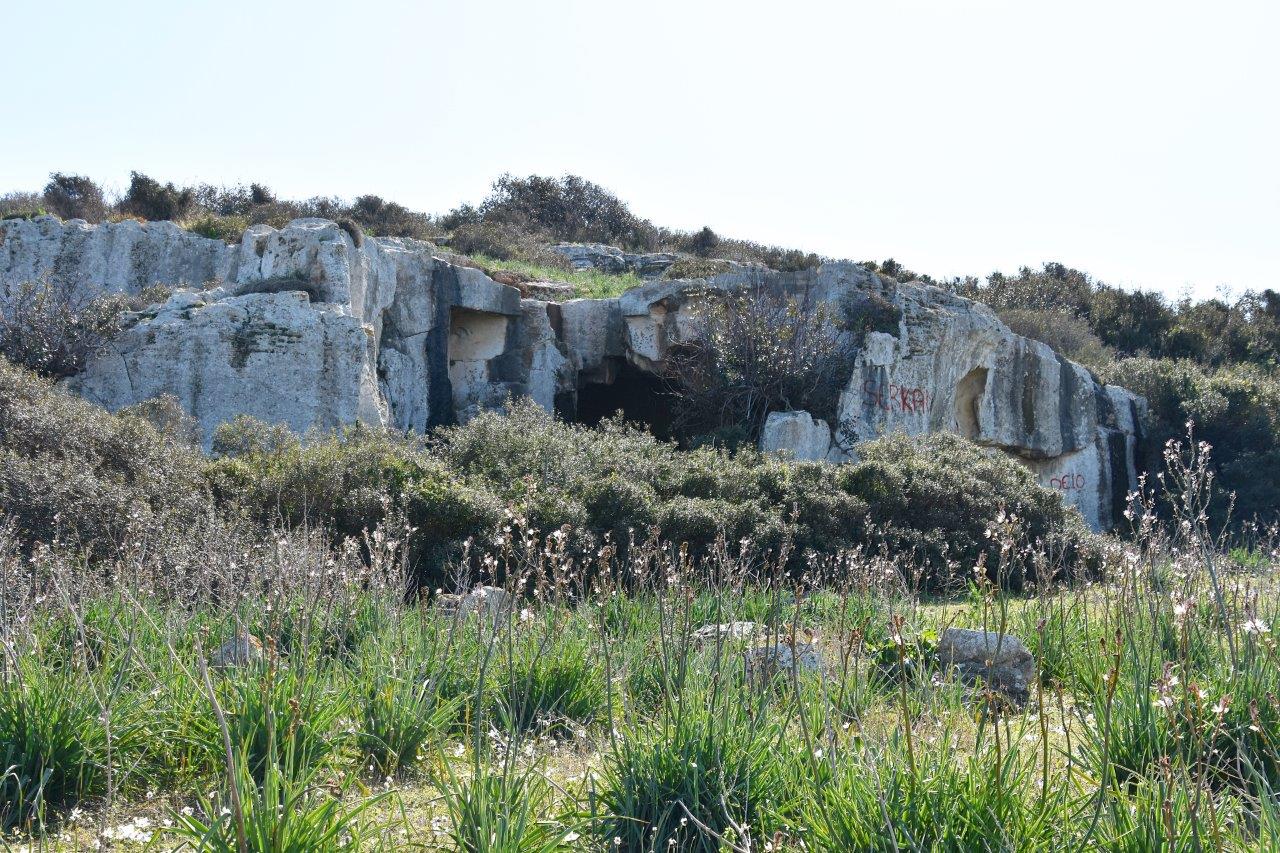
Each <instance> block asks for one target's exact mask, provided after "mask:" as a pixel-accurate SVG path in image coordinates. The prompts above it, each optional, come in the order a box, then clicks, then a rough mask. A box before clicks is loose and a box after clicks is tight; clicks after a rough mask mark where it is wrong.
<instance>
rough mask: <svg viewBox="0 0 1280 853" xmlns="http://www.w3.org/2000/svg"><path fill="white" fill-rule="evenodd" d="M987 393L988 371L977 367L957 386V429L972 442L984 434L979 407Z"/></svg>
mask: <svg viewBox="0 0 1280 853" xmlns="http://www.w3.org/2000/svg"><path fill="white" fill-rule="evenodd" d="M986 391H987V369H986V368H985V367H975V368H974V369H973V370H970V371H969V372H968V373H966V374H965V376H964V378H963V379H961V380H960V383H959V384H958V385H956V429H958V430H959V431H960V434H961V435H963V436H964V437H965V438H967V439H970V440H977V438H978V437H979V436H980V435H981V434H982V418H981V412H980V409H979V406H981V404H982V395H983V394H985V393H986Z"/></svg>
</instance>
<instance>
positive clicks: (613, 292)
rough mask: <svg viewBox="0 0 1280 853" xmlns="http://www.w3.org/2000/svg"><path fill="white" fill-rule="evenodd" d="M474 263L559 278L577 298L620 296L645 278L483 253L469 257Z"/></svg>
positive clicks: (536, 276) (542, 278) (540, 278)
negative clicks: (543, 264) (546, 265)
mask: <svg viewBox="0 0 1280 853" xmlns="http://www.w3.org/2000/svg"><path fill="white" fill-rule="evenodd" d="M472 260H474V261H475V262H476V263H477V264H479V265H480V266H483V267H487V268H489V269H498V270H510V271H511V272H516V273H521V274H522V275H527V276H530V277H531V278H533V279H535V280H537V281H561V282H564V283H566V284H571V285H573V289H574V295H575V296H576V297H577V298H579V299H608V298H610V297H613V296H620V295H621V294H622V292H623V291H624V290H629V289H631V288H633V287H639V286H640V285H642V284H644V283H645V281H644V279H642V278H640V277H639V276H637V275H636V274H635V273H630V272H629V273H624V274H622V275H611V274H609V273H603V272H600V271H599V270H571V271H565V270H562V269H556V268H554V267H543V266H538V265H537V264H530V263H526V262H524V261H517V260H509V261H500V260H497V259H496V258H490V257H487V256H485V255H476V256H475V257H474V258H472Z"/></svg>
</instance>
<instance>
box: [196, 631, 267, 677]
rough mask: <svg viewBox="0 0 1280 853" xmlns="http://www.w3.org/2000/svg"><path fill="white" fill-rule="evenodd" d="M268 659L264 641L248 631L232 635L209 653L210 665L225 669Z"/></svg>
mask: <svg viewBox="0 0 1280 853" xmlns="http://www.w3.org/2000/svg"><path fill="white" fill-rule="evenodd" d="M265 659H266V653H265V652H264V651H263V649H262V641H261V640H259V639H258V638H257V637H255V636H253V634H250V633H248V632H245V633H242V634H240V635H239V636H237V637H232V638H231V639H230V640H227V641H226V642H225V643H223V644H222V645H220V646H218V648H216V649H214V650H213V653H212V654H211V655H209V666H211V667H213V668H214V669H225V668H227V667H233V666H244V665H245V664H259V663H262V661H263V660H265Z"/></svg>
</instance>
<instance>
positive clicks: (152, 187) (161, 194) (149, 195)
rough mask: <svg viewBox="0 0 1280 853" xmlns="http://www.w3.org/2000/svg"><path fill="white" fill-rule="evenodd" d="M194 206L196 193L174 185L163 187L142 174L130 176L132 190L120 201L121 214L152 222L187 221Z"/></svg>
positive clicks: (137, 173) (130, 188)
mask: <svg viewBox="0 0 1280 853" xmlns="http://www.w3.org/2000/svg"><path fill="white" fill-rule="evenodd" d="M194 206H195V191H194V190H192V189H191V188H190V187H183V188H181V189H179V188H178V187H175V186H174V185H173V184H172V183H167V184H161V183H160V182H159V181H157V180H155V179H154V178H149V177H147V176H146V175H144V174H142V173H141V172H131V173H130V177H129V189H128V190H127V191H126V192H125V194H124V198H122V199H121V200H120V204H119V210H120V212H121V213H126V214H129V215H131V216H137V217H140V218H142V219H145V220H147V221H149V222H159V221H161V220H169V221H171V222H176V221H178V220H180V219H184V218H186V216H187V214H188V213H190V212H191V210H192V208H193V207H194Z"/></svg>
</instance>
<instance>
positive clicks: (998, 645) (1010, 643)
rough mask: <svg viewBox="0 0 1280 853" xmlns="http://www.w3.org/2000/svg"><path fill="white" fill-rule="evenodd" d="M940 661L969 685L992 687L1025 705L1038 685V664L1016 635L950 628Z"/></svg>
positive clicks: (945, 633) (940, 644)
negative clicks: (980, 684)
mask: <svg viewBox="0 0 1280 853" xmlns="http://www.w3.org/2000/svg"><path fill="white" fill-rule="evenodd" d="M938 660H939V662H940V663H941V664H942V666H943V668H944V669H947V668H950V669H953V670H954V671H955V672H956V673H957V674H958V675H959V676H960V677H961V678H963V679H965V680H966V681H974V680H977V679H982V681H983V682H984V683H986V684H987V685H988V686H989V687H991V688H992V689H994V690H997V691H999V692H1000V693H1003V694H1004V695H1006V696H1007V697H1009V698H1010V699H1012V700H1013V701H1015V702H1017V703H1019V704H1022V703H1025V702H1026V701H1027V698H1028V697H1029V696H1030V695H1031V687H1032V685H1033V684H1035V682H1036V660H1035V657H1033V656H1032V654H1031V652H1030V651H1029V650H1028V649H1027V647H1026V646H1025V645H1024V644H1023V642H1022V641H1021V640H1019V639H1018V638H1017V637H1015V636H1013V635H1012V634H1000V633H998V632H996V631H977V630H972V629H969V628H948V629H947V630H945V631H943V632H942V638H941V639H940V640H939V641H938Z"/></svg>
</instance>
